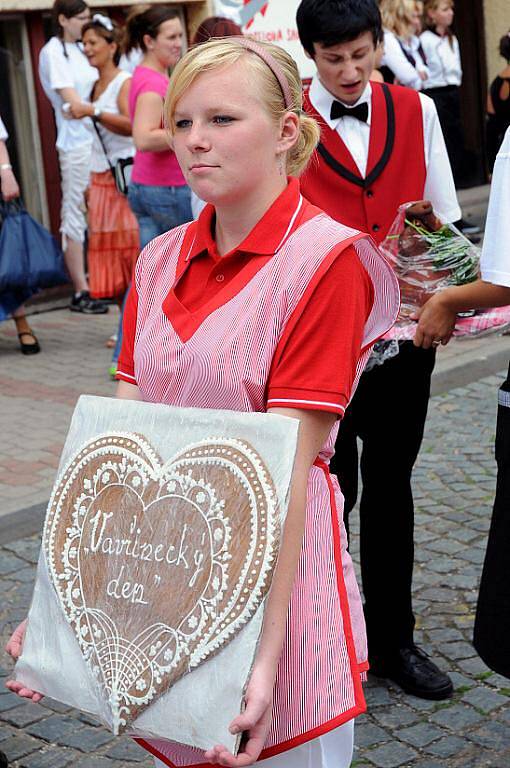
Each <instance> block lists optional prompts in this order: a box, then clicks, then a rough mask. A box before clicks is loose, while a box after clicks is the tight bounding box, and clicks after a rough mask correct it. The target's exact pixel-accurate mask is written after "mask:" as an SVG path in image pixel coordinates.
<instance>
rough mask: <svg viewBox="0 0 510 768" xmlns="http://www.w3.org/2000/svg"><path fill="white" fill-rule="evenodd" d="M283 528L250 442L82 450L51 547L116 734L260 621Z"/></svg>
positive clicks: (51, 524)
mask: <svg viewBox="0 0 510 768" xmlns="http://www.w3.org/2000/svg"><path fill="white" fill-rule="evenodd" d="M280 526H281V523H280V514H279V509H278V501H277V493H276V491H275V487H274V485H273V481H272V479H271V476H270V474H269V472H268V470H267V467H266V466H265V464H264V462H263V460H262V458H261V457H260V455H259V454H258V453H257V451H256V450H255V449H254V448H253V447H252V446H251V445H249V444H248V443H247V442H245V441H243V440H239V439H231V440H229V439H225V438H217V439H215V438H212V439H208V440H205V441H203V442H198V443H194V444H191V445H188V446H186V447H185V448H184V449H183V450H181V451H179V453H178V455H176V456H175V457H174V458H172V459H171V460H169V461H166V462H162V461H161V459H160V458H159V457H158V455H157V453H156V452H155V451H154V450H153V448H152V447H151V445H150V444H149V443H148V441H147V440H146V439H145V438H144V437H141V436H139V435H137V434H129V433H121V432H113V431H112V432H111V433H108V434H103V435H100V436H98V437H96V438H94V439H93V440H89V441H88V442H87V443H86V444H85V445H83V446H82V447H81V448H80V450H79V451H77V452H75V453H74V455H73V456H72V457H71V460H70V461H68V463H67V465H66V467H65V468H64V470H63V471H62V473H61V475H60V480H59V482H58V485H57V486H56V488H55V490H54V492H53V494H52V497H51V500H50V504H49V507H48V513H47V516H46V523H45V528H44V534H43V551H44V555H45V558H46V563H47V567H48V572H49V576H50V580H51V582H52V584H53V587H54V589H55V591H56V593H57V596H58V600H59V603H60V605H61V607H62V610H63V612H64V614H65V616H66V619H67V621H68V622H69V625H70V626H71V628H72V630H73V631H74V634H75V636H76V640H77V642H78V644H79V647H80V650H81V654H82V655H83V658H84V659H85V661H86V664H87V667H88V669H89V671H90V673H91V674H92V675H93V676H94V678H95V680H96V683H97V686H98V688H99V690H100V696H101V697H102V699H104V702H105V703H106V705H107V707H108V708H109V709H110V711H111V721H112V724H113V731H114V733H119V732H122V731H123V730H125V729H126V728H128V727H129V725H130V724H131V723H132V722H133V721H134V720H135V719H136V717H137V716H138V715H139V714H140V713H141V712H142V711H143V710H144V709H145V708H146V707H148V706H149V705H150V704H151V703H152V702H154V701H155V700H156V699H157V698H158V697H160V696H161V695H162V694H164V693H165V692H166V691H168V690H169V689H170V688H171V687H172V685H173V684H174V683H175V682H176V681H177V680H179V679H180V678H182V677H183V676H184V675H186V674H187V673H189V672H190V671H191V670H193V669H194V668H196V667H198V666H199V665H201V664H203V663H204V662H205V661H206V660H207V659H210V658H211V657H212V656H213V655H215V654H217V653H218V652H219V651H220V650H221V649H222V648H224V647H225V646H226V645H227V644H228V643H229V642H230V641H231V640H232V639H233V638H234V637H235V636H236V635H237V634H238V633H239V631H240V630H241V628H242V627H243V626H244V625H245V624H246V623H247V621H248V620H249V619H250V617H251V616H253V614H254V612H255V611H256V610H257V608H258V607H259V606H260V604H261V602H262V600H263V599H264V596H265V595H266V594H267V591H268V589H269V587H270V584H271V578H272V573H273V570H274V566H275V561H276V556H277V553H278V546H279V540H280V534H281V531H280Z"/></svg>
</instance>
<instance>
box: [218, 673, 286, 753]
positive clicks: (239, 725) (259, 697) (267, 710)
mask: <svg viewBox="0 0 510 768" xmlns="http://www.w3.org/2000/svg"><path fill="white" fill-rule="evenodd" d="M275 674H276V671H275V669H272V668H271V666H267V665H265V664H261V663H257V662H256V663H255V666H254V668H253V672H252V674H251V678H250V682H249V684H248V688H247V689H246V695H245V697H244V699H245V703H246V709H245V710H244V712H243V713H242V714H241V715H238V716H237V717H236V718H234V720H232V722H231V723H230V732H231V733H233V734H236V733H243V739H242V741H241V747H240V750H239V753H238V755H237V757H234V755H233V754H232V753H231V752H229V751H228V749H227V748H226V747H225V746H223V745H222V744H218V745H216V746H215V747H213V749H209V750H208V751H207V752H206V753H205V758H206V760H208V761H209V762H210V763H212V764H213V765H224V766H227V767H228V768H241V767H242V766H246V765H253V763H255V762H256V761H257V759H258V757H259V755H260V753H261V752H262V748H263V746H264V744H265V742H266V739H267V734H268V731H269V726H270V725H271V712H272V707H273V688H274V681H275Z"/></svg>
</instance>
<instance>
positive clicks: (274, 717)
mask: <svg viewBox="0 0 510 768" xmlns="http://www.w3.org/2000/svg"><path fill="white" fill-rule="evenodd" d="M165 112H166V120H167V123H168V125H169V127H170V131H171V133H172V135H173V141H174V148H175V152H176V155H177V157H178V159H179V163H180V165H181V168H182V170H183V173H184V175H185V178H186V179H187V181H188V182H189V184H190V185H191V187H192V188H193V190H194V192H196V194H197V195H198V196H199V197H200V198H201V199H203V200H205V201H207V202H208V203H209V204H208V205H206V207H205V209H204V210H203V212H202V213H201V215H200V217H199V219H198V221H196V222H192V223H191V224H185V225H182V226H180V227H177V228H175V229H173V230H172V231H170V232H167V233H165V234H163V235H161V236H160V237H158V238H156V239H155V240H153V241H152V242H151V243H150V244H149V245H148V246H147V247H146V248H145V249H144V250H143V252H142V253H141V255H140V257H139V259H138V262H137V266H136V269H135V276H134V280H133V284H132V289H131V292H130V296H129V299H128V302H127V305H126V310H125V321H124V342H123V347H122V353H121V356H120V358H119V369H118V372H117V378H118V379H119V385H118V391H117V396H118V397H119V398H126V399H135V400H145V401H149V402H160V403H167V404H169V405H175V406H188V407H198V408H222V409H230V410H238V411H258V412H264V411H267V412H269V413H278V414H282V415H284V416H287V417H290V418H294V419H298V420H299V423H300V429H299V441H298V449H297V455H296V460H295V465H294V474H293V480H292V489H291V496H290V505H289V512H288V516H287V521H286V524H285V531H284V535H283V538H282V545H281V549H280V554H279V559H278V566H277V570H276V573H275V576H274V579H273V584H272V587H271V592H270V594H269V597H268V600H267V603H266V608H265V616H264V625H263V629H262V633H261V637H260V642H259V646H258V651H257V655H256V658H255V662H254V666H253V669H252V672H251V676H250V680H249V683H248V685H247V689H246V693H245V705H246V706H245V710H244V712H243V713H242V714H240V715H239V716H238V717H236V718H235V719H234V720H233V721H232V723H231V724H230V730H231V732H232V733H243V734H244V738H243V740H242V741H241V748H240V751H239V753H238V754H237V755H233V754H231V753H230V752H229V751H228V750H227V749H226V748H225V747H224V746H222V745H221V744H211V745H210V748H209V749H208V750H206V751H200V750H198V749H195V748H193V747H190V746H187V745H185V744H180V743H177V742H172V741H162V740H153V739H150V740H141V741H140V743H141V744H142V746H144V747H145V748H146V749H147V750H148V751H149V752H151V753H152V754H153V755H154V756H155V758H156V764H157V765H158V766H169V767H170V768H175V766H195V767H197V766H199V767H200V768H208V767H209V766H213V765H222V766H229V767H230V768H242V766H248V765H252V764H254V763H256V762H257V761H259V760H260V761H261V766H262V765H263V766H268V768H269V767H271V768H347V766H349V765H350V763H351V758H352V750H353V719H354V718H355V717H356V716H357V715H359V714H360V713H361V712H363V711H364V709H365V702H364V697H363V691H362V680H363V678H364V676H365V674H366V670H367V667H368V665H367V649H366V638H365V628H364V621H363V610H362V606H361V600H360V595H359V591H358V588H357V585H356V579H355V576H354V569H353V564H352V561H351V559H350V556H349V553H348V552H347V541H346V535H345V528H344V526H343V522H342V505H343V497H342V495H341V492H340V489H339V487H338V482H337V480H336V478H335V477H332V476H331V475H330V473H329V467H328V463H329V459H330V458H331V456H332V453H333V449H334V443H335V438H336V434H337V431H338V426H339V422H340V419H341V418H342V415H343V413H344V411H345V408H346V407H347V406H348V403H349V400H350V398H351V396H352V394H353V392H354V390H355V388H356V384H357V381H358V379H359V376H360V375H361V372H362V371H363V368H364V366H365V363H366V361H367V359H368V356H369V355H370V351H371V348H372V346H373V344H374V342H375V341H376V340H377V339H378V338H379V337H380V336H381V335H382V334H383V333H385V332H386V331H387V330H388V328H389V327H391V325H392V323H393V321H394V319H395V316H396V314H397V312H398V305H399V301H398V298H399V297H398V287H397V283H396V279H395V277H394V274H393V272H392V270H391V268H390V267H389V265H388V264H387V263H386V262H385V261H384V259H383V258H382V257H381V256H380V254H379V252H378V250H377V248H376V246H375V245H374V244H373V242H372V241H371V240H370V239H369V238H368V236H366V235H364V234H363V233H361V232H358V231H356V230H352V229H349V228H348V227H345V226H343V225H342V224H339V223H338V222H336V221H333V219H331V218H329V217H328V216H327V215H326V214H325V213H323V212H322V211H321V210H320V209H318V208H316V207H315V206H312V205H311V204H310V203H308V202H307V201H306V200H304V199H303V197H302V195H301V193H300V189H299V182H298V180H297V178H293V177H297V176H299V174H300V173H301V171H302V170H303V168H304V167H305V165H306V164H307V162H308V160H309V159H310V157H311V155H312V152H313V150H314V149H315V146H316V144H317V141H318V138H319V129H318V126H317V124H316V123H315V121H314V120H313V119H312V118H310V117H308V116H307V115H305V114H304V113H303V111H302V90H301V81H300V78H299V73H298V70H297V66H296V64H295V62H294V61H293V60H292V58H291V57H290V56H289V55H288V54H287V53H286V52H285V51H283V49H281V48H278V47H277V46H273V45H269V44H259V43H255V42H253V41H251V40H246V39H244V38H229V39H225V40H222V41H213V42H210V43H205V44H204V45H201V46H198V47H197V48H194V49H192V50H191V51H189V52H188V53H187V54H186V55H185V56H184V57H183V59H182V60H181V62H180V63H179V64H178V65H177V67H176V69H175V71H174V73H173V79H172V86H171V88H170V91H169V94H168V97H167V100H166V104H165ZM331 328H335V334H332V333H331ZM22 635H23V626H21V627H20V628H19V629H18V630H17V632H16V633H15V635H14V636H13V639H12V640H11V642H10V645H9V649H10V652H11V653H13V654H16V653H17V652H19V648H20V642H21V641H22ZM210 684H211V686H214V685H217V683H214V682H213V681H211V683H210ZM9 686H10V687H11V689H12V690H17V687H18V689H19V684H17V683H12V682H11V683H9ZM18 692H19V691H18ZM21 694H22V695H24V696H28V697H31V696H35V700H37V699H38V694H34V693H33V692H31V691H27V690H26V689H24V690H23V691H22V692H21ZM212 694H213V690H212V689H211V691H209V692H206V691H204V696H208V695H209V698H211V697H212ZM220 694H221V692H219V693H218V694H217V695H220Z"/></svg>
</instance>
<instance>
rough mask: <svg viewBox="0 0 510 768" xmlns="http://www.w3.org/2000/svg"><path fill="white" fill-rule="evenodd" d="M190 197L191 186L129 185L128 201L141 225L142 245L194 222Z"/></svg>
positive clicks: (134, 183) (131, 183)
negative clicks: (170, 230) (180, 225)
mask: <svg viewBox="0 0 510 768" xmlns="http://www.w3.org/2000/svg"><path fill="white" fill-rule="evenodd" d="M190 198H191V193H190V189H189V187H188V186H186V185H184V186H182V187H165V186H152V185H149V184H138V183H137V182H135V181H132V182H130V184H129V191H128V200H129V205H130V206H131V210H132V211H133V213H134V214H135V216H136V218H137V219H138V224H139V225H140V245H141V247H142V248H144V247H145V246H146V245H147V243H148V242H149V241H150V240H152V239H153V238H155V237H157V236H158V235H162V234H163V232H168V230H169V229H173V228H174V227H178V226H179V224H185V223H186V222H187V221H191V220H192V218H193V216H192V213H191V201H190Z"/></svg>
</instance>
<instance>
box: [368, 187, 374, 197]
mask: <svg viewBox="0 0 510 768" xmlns="http://www.w3.org/2000/svg"><path fill="white" fill-rule="evenodd" d="M373 196H374V193H373V192H372V190H371V189H367V197H373Z"/></svg>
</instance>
